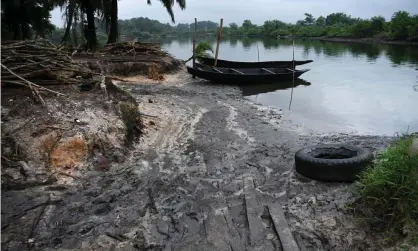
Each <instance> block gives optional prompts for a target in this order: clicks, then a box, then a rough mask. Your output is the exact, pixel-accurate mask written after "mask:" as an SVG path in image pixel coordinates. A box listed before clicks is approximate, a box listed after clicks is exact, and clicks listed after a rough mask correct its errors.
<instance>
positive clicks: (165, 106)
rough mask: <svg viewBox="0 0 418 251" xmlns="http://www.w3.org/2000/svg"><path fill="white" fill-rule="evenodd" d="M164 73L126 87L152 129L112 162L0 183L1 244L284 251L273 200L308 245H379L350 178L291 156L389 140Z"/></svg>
mask: <svg viewBox="0 0 418 251" xmlns="http://www.w3.org/2000/svg"><path fill="white" fill-rule="evenodd" d="M165 79H166V81H165V82H164V83H153V82H152V81H141V82H142V84H141V83H138V84H133V83H129V84H123V85H122V84H121V85H120V87H121V88H123V89H124V90H126V91H127V92H129V93H130V94H131V95H132V96H133V97H134V98H135V99H136V101H137V102H138V104H139V108H140V111H141V112H142V113H144V114H146V115H147V116H143V122H144V125H145V127H146V128H145V135H144V136H142V138H141V140H140V142H139V143H137V144H136V145H135V146H134V148H133V149H132V150H131V151H130V152H129V153H128V154H127V155H126V156H125V157H124V158H120V159H118V161H115V162H111V163H110V168H109V170H108V171H98V170H97V169H96V168H94V166H93V162H92V163H91V164H87V165H86V166H84V167H83V169H81V170H78V172H79V174H80V175H79V176H77V178H75V179H74V178H69V179H68V180H69V182H66V183H61V184H46V185H42V186H36V187H32V188H28V189H23V190H22V189H20V190H13V189H9V190H4V191H2V206H3V210H2V248H3V249H5V250H18V249H19V250H29V249H32V250H234V251H238V250H281V247H280V242H279V239H278V235H277V232H276V231H275V230H274V227H273V221H272V216H271V214H272V212H271V211H270V212H269V210H268V207H282V209H283V210H284V211H285V214H286V216H287V218H288V222H289V224H290V227H291V230H292V232H293V235H294V236H295V238H296V240H297V242H298V244H299V246H300V249H301V250H365V249H370V250H381V246H380V244H379V241H378V240H379V238H378V237H376V236H374V235H373V234H371V231H368V230H367V228H364V227H362V226H359V225H357V223H356V222H355V221H354V220H353V219H352V218H350V216H347V215H345V214H344V203H345V201H346V200H347V199H348V197H350V195H349V194H350V193H347V192H346V190H345V189H346V188H347V187H349V186H348V185H341V184H324V183H320V182H315V181H310V180H307V179H304V178H303V177H300V176H298V175H296V174H295V173H294V171H293V170H294V168H293V163H294V162H293V156H294V153H295V152H296V151H297V150H298V149H300V148H301V147H304V146H307V145H311V144H316V143H328V142H333V143H336V142H339V143H352V144H355V145H361V146H364V147H367V148H370V149H371V150H373V151H374V152H378V151H379V150H380V149H382V148H384V147H385V146H386V145H387V144H388V142H389V141H390V140H391V138H389V137H380V136H357V135H347V134H335V135H331V134H329V135H319V134H317V133H316V132H315V131H312V130H309V129H307V128H303V127H300V126H297V125H294V124H292V123H291V122H290V121H287V120H286V118H285V117H282V114H281V111H280V110H277V109H273V108H269V107H263V106H261V105H258V104H254V103H252V102H250V101H249V100H247V99H245V98H244V97H243V96H242V93H241V90H240V89H238V88H235V87H229V86H212V85H208V84H206V83H205V82H203V81H199V80H197V79H192V78H191V77H189V76H187V75H185V72H184V70H182V71H181V72H180V73H177V74H175V75H169V76H166V77H165ZM145 82H147V83H145ZM366 236H367V238H366Z"/></svg>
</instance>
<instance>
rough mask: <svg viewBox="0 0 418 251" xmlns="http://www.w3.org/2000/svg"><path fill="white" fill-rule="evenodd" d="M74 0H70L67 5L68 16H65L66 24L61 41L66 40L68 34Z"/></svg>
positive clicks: (71, 21)
mask: <svg viewBox="0 0 418 251" xmlns="http://www.w3.org/2000/svg"><path fill="white" fill-rule="evenodd" d="M74 7H75V6H74V0H70V5H69V6H68V16H67V26H66V27H65V33H64V36H63V37H62V39H61V43H60V44H62V43H64V41H67V40H68V36H69V35H70V30H71V27H72V23H73V16H74Z"/></svg>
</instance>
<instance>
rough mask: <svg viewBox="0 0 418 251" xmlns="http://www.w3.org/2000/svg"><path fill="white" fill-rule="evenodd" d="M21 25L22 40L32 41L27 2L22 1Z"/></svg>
mask: <svg viewBox="0 0 418 251" xmlns="http://www.w3.org/2000/svg"><path fill="white" fill-rule="evenodd" d="M19 19H20V25H21V28H22V38H23V39H30V37H31V36H30V35H31V34H30V28H29V22H28V13H27V11H26V7H25V1H24V0H20V17H19Z"/></svg>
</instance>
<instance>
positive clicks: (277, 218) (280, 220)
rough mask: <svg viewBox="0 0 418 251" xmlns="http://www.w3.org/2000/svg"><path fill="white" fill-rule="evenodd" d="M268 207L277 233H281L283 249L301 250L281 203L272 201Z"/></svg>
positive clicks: (289, 250)
mask: <svg viewBox="0 0 418 251" xmlns="http://www.w3.org/2000/svg"><path fill="white" fill-rule="evenodd" d="M268 208H269V213H270V216H271V219H272V220H273V223H274V228H275V229H276V233H277V234H278V235H279V238H280V242H281V244H282V248H283V251H299V250H300V249H299V246H298V244H297V243H296V241H295V239H294V238H293V235H292V232H291V231H290V228H289V225H288V224H287V220H286V217H285V215H284V212H283V210H282V208H281V205H280V204H277V203H272V204H269V205H268Z"/></svg>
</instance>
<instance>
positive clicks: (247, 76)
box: [187, 64, 309, 84]
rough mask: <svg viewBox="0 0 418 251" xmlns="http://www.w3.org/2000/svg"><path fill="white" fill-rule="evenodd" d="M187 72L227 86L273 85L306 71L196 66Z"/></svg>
mask: <svg viewBox="0 0 418 251" xmlns="http://www.w3.org/2000/svg"><path fill="white" fill-rule="evenodd" d="M187 71H188V72H189V73H190V74H191V75H192V76H196V77H198V78H202V79H206V80H210V81H213V82H218V83H227V84H247V83H260V84H261V83H274V82H280V81H284V80H292V78H293V77H294V78H298V77H300V75H302V74H303V73H305V72H307V71H309V70H308V69H306V70H292V69H288V68H241V69H235V68H224V67H211V66H207V65H202V64H196V65H195V67H190V66H188V67H187Z"/></svg>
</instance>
